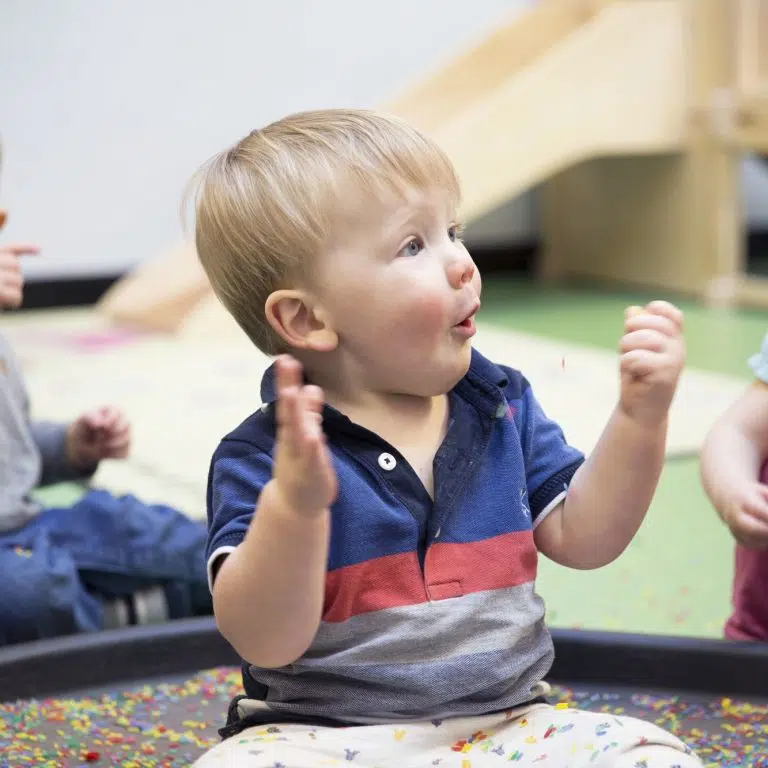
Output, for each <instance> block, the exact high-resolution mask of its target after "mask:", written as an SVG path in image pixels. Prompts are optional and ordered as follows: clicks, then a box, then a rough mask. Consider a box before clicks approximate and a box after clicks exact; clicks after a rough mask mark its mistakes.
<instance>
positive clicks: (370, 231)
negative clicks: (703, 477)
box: [196, 110, 700, 768]
mask: <svg viewBox="0 0 768 768" xmlns="http://www.w3.org/2000/svg"><path fill="white" fill-rule="evenodd" d="M513 140H514V138H513V137H510V141H513ZM459 198H460V194H459V184H458V180H457V178H456V176H455V173H454V169H453V167H452V165H451V163H450V161H449V160H448V158H447V157H446V156H445V155H444V154H443V153H442V152H441V150H440V149H439V148H438V147H437V146H435V145H434V144H433V143H432V142H431V141H430V140H429V139H427V138H426V137H424V136H423V135H421V134H419V133H418V132H417V131H415V130H413V129H412V128H411V127H409V126H408V125H407V124H405V123H404V122H402V121H400V120H398V119H396V118H391V117H387V116H384V115H380V114H376V113H373V112H366V111H341V110H328V111H319V112H310V113H303V114H299V115H294V116H291V117H288V118H285V119H284V120H281V121H278V122H276V123H273V124H272V125H269V126H267V127H265V128H264V129H262V130H257V131H253V132H252V133H251V134H250V135H249V136H247V137H246V138H244V139H243V140H242V141H241V142H239V143H238V144H237V145H236V146H235V147H233V148H231V149H230V150H227V151H225V152H223V153H222V154H220V155H218V156H217V157H215V158H214V159H213V160H211V162H210V163H208V165H207V166H205V168H204V169H203V171H202V173H201V178H200V186H199V188H198V190H197V196H196V217H197V222H196V242H197V249H198V253H199V256H200V259H201V262H202V264H203V266H204V268H205V269H206V271H207V273H208V275H209V277H210V279H211V283H212V285H213V287H214V289H215V290H216V292H217V294H218V296H219V297H220V299H221V300H222V301H223V303H224V304H225V306H226V307H227V308H228V310H229V311H230V312H231V313H232V315H233V316H234V317H235V319H236V320H237V321H238V322H239V323H240V325H241V327H242V328H243V329H244V330H245V332H246V333H247V334H248V335H249V336H250V338H251V339H252V340H253V342H254V343H255V344H256V345H257V346H259V347H260V348H261V349H262V350H264V351H266V352H268V353H271V354H280V355H281V356H280V357H279V358H278V360H277V362H276V364H275V365H274V366H273V368H271V369H270V370H269V371H268V372H267V374H266V375H265V377H264V380H263V382H262V390H261V395H262V402H263V405H262V407H261V408H260V409H259V410H258V411H257V412H256V413H254V414H253V415H252V416H250V417H249V418H248V419H246V420H245V421H244V422H243V423H242V424H241V425H240V426H239V427H237V428H235V429H234V430H233V431H232V432H231V433H230V434H229V435H228V436H226V437H225V438H224V440H223V441H222V442H221V444H220V446H219V448H218V449H217V451H216V453H215V455H214V457H213V461H212V466H211V474H210V482H209V491H208V515H209V543H208V563H209V569H210V578H211V583H212V591H213V598H214V610H215V614H216V618H217V623H218V626H219V628H220V629H221V631H222V633H223V634H224V635H225V636H226V637H227V639H228V640H229V641H230V642H231V643H232V645H233V646H234V647H235V649H237V651H238V652H239V653H240V654H241V656H242V657H243V659H244V660H245V662H246V664H245V667H244V686H245V691H246V698H244V699H241V700H239V701H236V702H235V703H234V705H233V706H232V708H231V711H230V718H229V724H228V727H227V729H226V730H225V733H227V734H234V733H238V732H239V735H238V736H235V737H233V738H229V739H227V740H225V741H224V742H223V743H222V744H221V745H220V746H219V747H217V748H215V749H214V750H212V751H211V752H210V753H209V754H208V755H207V756H204V757H203V758H201V761H200V765H202V766H213V765H227V766H229V765H249V766H278V765H290V766H307V767H308V766H313V767H314V766H318V765H322V764H324V762H329V764H330V762H334V761H339V762H344V761H352V762H354V761H357V762H359V763H360V764H365V765H370V766H377V765H392V766H395V765H396V766H407V767H408V768H411V767H412V766H427V765H442V766H454V765H455V766H464V767H466V766H470V765H471V766H482V765H486V764H491V763H493V764H496V763H498V762H502V761H509V760H514V761H517V762H518V763H519V764H521V765H532V764H534V763H537V764H538V763H545V761H548V762H546V763H545V764H549V765H556V766H558V767H559V768H561V767H562V766H566V765H568V766H581V765H590V766H596V767H597V766H608V765H610V766H633V767H634V766H639V765H643V766H646V768H653V767H654V766H658V767H660V766H664V768H670V767H671V766H678V767H679V768H683V767H688V766H696V765H700V762H699V761H698V759H697V758H696V757H694V756H693V755H691V754H690V753H689V752H688V750H686V748H685V746H684V745H683V744H682V743H681V742H680V741H679V740H678V739H676V738H675V737H673V736H671V735H670V734H667V733H666V732H664V731H663V730H661V729H659V728H657V727H656V726H653V725H650V724H646V723H643V722H640V721H637V720H631V719H624V718H610V721H609V722H605V720H606V718H604V717H602V716H601V715H590V714H585V713H574V712H571V711H568V710H561V709H555V708H553V707H551V706H549V705H548V704H547V703H546V701H545V699H544V698H543V697H544V696H545V695H546V693H547V690H548V687H547V684H546V683H545V682H544V677H545V676H546V674H547V672H548V670H549V668H550V665H551V663H552V658H553V649H552V642H551V638H550V635H549V632H548V631H547V628H546V626H545V623H544V608H543V604H542V601H541V600H540V598H539V597H538V596H537V595H536V593H535V587H534V584H535V576H536V561H537V556H538V554H537V553H538V552H542V553H544V554H545V555H547V556H548V557H550V558H552V559H553V560H556V561H557V562H559V563H561V564H563V565H566V566H570V567H573V568H596V567H599V566H601V565H604V564H606V563H608V562H610V561H611V560H613V559H614V558H616V557H617V556H618V555H619V554H620V553H621V552H622V551H623V550H624V548H625V547H626V546H627V544H628V543H629V542H630V540H631V539H632V536H633V535H634V533H635V532H636V530H637V528H638V526H639V525H640V524H641V522H642V520H643V517H644V515H645V513H646V511H647V509H648V505H649V503H650V500H651V497H652V496H653V493H654V490H655V488H656V484H657V481H658V478H659V474H660V472H661V468H662V464H663V457H664V447H665V438H666V425H667V413H668V409H669V405H670V402H671V400H672V397H673V395H674V391H675V388H676V384H677V380H678V377H679V374H680V370H681V368H682V365H683V358H684V345H683V339H682V316H681V313H680V312H679V311H678V310H677V309H676V308H675V307H673V306H672V305H670V304H667V303H665V302H653V303H651V304H649V305H648V306H647V307H645V308H632V309H631V310H629V311H628V313H627V317H626V318H625V321H624V324H625V333H624V336H623V337H622V339H621V342H620V350H621V357H620V361H619V366H618V371H617V373H620V375H621V396H620V401H619V402H618V403H617V405H616V408H615V411H614V413H613V415H612V417H611V419H610V421H609V423H608V425H607V426H606V428H605V431H604V433H603V435H602V438H601V440H600V441H599V443H598V445H597V446H596V448H595V450H594V452H593V453H592V455H591V456H590V457H589V458H588V459H587V460H586V461H585V460H584V457H583V456H582V455H581V454H580V453H579V452H578V451H577V450H575V449H574V448H572V447H570V446H568V444H567V443H566V441H565V438H564V436H563V434H562V432H561V430H560V428H559V427H558V425H557V424H555V423H554V422H552V421H551V420H549V419H548V418H547V417H546V415H545V414H544V412H543V411H542V409H541V407H540V406H539V404H538V403H537V401H536V399H535V397H534V395H533V392H532V390H531V387H530V386H529V384H528V382H527V380H526V379H525V377H524V376H523V375H522V374H521V373H520V372H519V371H516V370H512V369H510V368H505V367H502V366H498V365H495V364H494V363H492V362H491V361H490V360H487V359H486V358H484V357H483V356H482V355H481V354H479V353H478V352H477V351H475V350H473V349H472V341H471V339H472V337H473V336H474V334H475V315H476V313H477V311H478V309H479V307H480V294H481V283H480V276H479V274H478V271H477V269H476V267H475V264H474V263H473V261H472V259H471V257H470V255H469V253H468V252H467V249H466V248H465V247H464V244H463V243H462V240H461V225H460V221H459V219H458V206H459V202H460V200H459ZM521 362H524V361H521ZM574 407H578V403H574ZM340 725H341V726H346V727H344V728H338V727H337V726H340ZM468 751H472V753H471V757H470V756H468V755H467V752H468Z"/></svg>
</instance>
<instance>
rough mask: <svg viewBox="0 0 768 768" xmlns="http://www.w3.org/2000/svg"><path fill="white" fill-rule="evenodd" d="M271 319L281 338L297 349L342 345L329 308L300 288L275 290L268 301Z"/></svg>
mask: <svg viewBox="0 0 768 768" xmlns="http://www.w3.org/2000/svg"><path fill="white" fill-rule="evenodd" d="M264 312H265V313H266V316H267V322H268V323H269V324H270V325H271V326H272V329H273V330H274V331H275V333H277V334H278V335H279V336H280V338H281V339H282V340H283V341H284V342H285V343H286V344H288V346H289V347H292V348H294V349H306V350H310V351H312V352H332V351H333V350H334V349H336V346H337V344H338V341H339V339H338V336H337V334H336V331H334V330H333V328H332V327H331V325H330V322H329V320H330V318H329V317H328V315H327V313H326V312H325V310H323V309H322V307H320V306H319V305H317V304H315V302H314V301H312V298H311V297H310V296H309V295H308V294H307V293H306V292H305V291H299V290H279V291H275V292H274V293H271V294H270V295H269V296H268V297H267V301H266V303H265V304H264Z"/></svg>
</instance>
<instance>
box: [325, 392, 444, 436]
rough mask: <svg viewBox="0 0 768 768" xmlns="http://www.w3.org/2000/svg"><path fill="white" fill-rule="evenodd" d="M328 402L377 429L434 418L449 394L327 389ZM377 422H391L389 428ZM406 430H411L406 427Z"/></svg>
mask: <svg viewBox="0 0 768 768" xmlns="http://www.w3.org/2000/svg"><path fill="white" fill-rule="evenodd" d="M325 398H326V402H327V403H328V405H331V406H333V407H334V408H336V409H337V410H339V411H341V412H342V413H343V414H345V415H346V416H348V417H349V418H350V419H352V421H354V422H355V423H357V424H360V425H361V426H364V427H366V428H368V429H371V430H372V431H374V432H377V433H379V434H381V433H382V432H384V431H386V432H390V431H392V430H396V431H398V432H401V431H403V428H404V427H407V428H411V427H414V426H416V425H419V424H423V423H424V422H428V421H431V420H432V418H433V417H434V416H435V411H436V409H437V410H440V409H441V408H442V407H443V403H444V402H445V401H446V400H447V396H446V395H437V396H435V397H420V396H415V395H404V394H399V393H392V392H370V391H366V392H344V393H339V392H334V391H333V390H326V392H325ZM373 425H389V428H388V429H385V430H384V429H382V428H381V427H380V426H379V427H374V426H373ZM406 431H409V430H408V429H406Z"/></svg>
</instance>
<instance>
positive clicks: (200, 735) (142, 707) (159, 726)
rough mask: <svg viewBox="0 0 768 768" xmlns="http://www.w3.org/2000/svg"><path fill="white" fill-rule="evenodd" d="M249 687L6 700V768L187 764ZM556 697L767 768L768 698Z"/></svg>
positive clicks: (716, 756)
mask: <svg viewBox="0 0 768 768" xmlns="http://www.w3.org/2000/svg"><path fill="white" fill-rule="evenodd" d="M241 692H242V691H241V680H240V671H239V670H238V669H234V668H221V669H215V670H209V671H206V672H201V673H199V674H197V675H194V676H193V677H190V678H189V679H187V680H183V681H181V682H174V683H170V682H169V683H163V684H156V685H142V684H140V683H139V684H137V685H136V686H135V687H133V688H131V689H129V690H125V691H114V692H110V693H109V694H103V695H98V696H91V697H83V698H77V699H43V700H26V701H18V702H14V703H6V704H0V768H24V767H25V766H38V767H39V768H86V767H89V766H94V768H106V767H107V766H112V767H114V766H120V767H121V768H182V766H184V768H187V767H188V766H189V765H190V764H191V763H192V762H194V760H195V759H196V758H197V757H198V756H199V755H201V754H202V753H203V752H204V751H205V750H206V749H208V748H210V747H212V746H213V745H215V744H217V743H218V741H219V736H218V734H217V729H218V728H219V727H221V726H222V725H223V724H224V720H225V715H226V710H227V706H228V705H229V702H230V700H231V699H232V697H233V696H236V695H237V694H238V693H241ZM554 695H555V699H554V701H555V706H556V707H557V708H559V709H563V708H567V707H574V708H580V709H587V710H591V711H594V712H603V713H605V714H606V718H610V717H611V716H617V715H628V716H632V717H640V718H642V719H644V720H648V721H651V722H654V723H656V724H657V725H659V726H661V727H662V728H665V729H667V730H669V731H671V732H672V733H674V734H676V735H677V736H679V737H680V738H681V739H683V740H684V741H685V742H686V743H687V744H688V745H689V746H690V747H691V748H693V749H694V751H696V752H697V754H699V755H700V757H701V758H702V760H703V761H704V764H705V765H706V766H708V767H709V766H713V767H714V766H727V768H746V766H749V768H768V701H765V702H763V703H757V702H747V701H739V700H736V699H729V698H711V699H706V698H704V697H698V698H690V699H686V698H684V697H678V696H654V695H650V694H647V693H631V692H621V693H618V692H615V691H614V692H611V691H600V692H595V691H589V690H571V689H567V688H557V689H555V691H554ZM473 738H474V735H473ZM545 738H546V737H545ZM459 751H464V750H463V749H461V750H459ZM510 759H513V758H512V757H511V758H510Z"/></svg>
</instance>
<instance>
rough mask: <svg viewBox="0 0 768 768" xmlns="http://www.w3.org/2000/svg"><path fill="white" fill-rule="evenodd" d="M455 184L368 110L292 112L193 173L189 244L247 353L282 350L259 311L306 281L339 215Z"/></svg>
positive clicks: (421, 143)
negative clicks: (275, 295)
mask: <svg viewBox="0 0 768 768" xmlns="http://www.w3.org/2000/svg"><path fill="white" fill-rule="evenodd" d="M408 188H416V189H419V190H425V189H433V188H439V189H445V190H447V191H448V192H449V193H450V194H451V195H452V196H454V197H455V200H456V203H457V204H458V202H459V196H460V192H459V182H458V179H457V177H456V173H455V171H454V169H453V166H452V164H451V162H450V160H449V159H448V157H447V156H446V155H445V153H444V152H443V151H442V150H441V149H440V148H439V147H438V146H437V145H436V144H435V143H434V142H432V141H431V140H430V139H428V138H427V137H425V136H423V135H422V134H421V133H419V132H418V131H417V130H415V129H414V128H412V127H411V126H410V125H408V124H407V123H406V122H404V121H403V120H400V119H399V118H396V117H392V116H389V115H384V114H380V113H377V112H373V111H368V110H340V109H330V110H319V111H311V112H301V113H298V114H294V115H290V116H289V117H286V118H284V119H282V120H278V121H277V122H274V123H271V124H270V125H267V126H266V127H265V128H262V129H260V130H255V131H252V132H251V133H250V134H249V135H248V136H246V137H245V138H244V139H242V140H241V141H239V142H238V143H237V144H235V145H234V146H233V147H231V148H230V149H228V150H225V151H224V152H221V153H220V154H218V155H216V156H214V157H213V158H212V159H211V160H209V161H208V163H206V164H205V165H204V166H203V167H202V168H201V169H200V171H198V173H197V174H196V176H195V177H194V178H193V180H192V185H191V186H190V188H189V192H191V193H192V197H193V199H194V202H195V216H196V225H195V242H196V246H197V253H198V256H199V258H200V262H201V264H202V266H203V269H204V270H205V272H206V274H207V275H208V278H209V280H210V282H211V285H212V286H213V289H214V291H215V292H216V294H217V296H218V297H219V299H220V300H221V302H222V303H223V304H224V306H225V307H226V308H227V309H228V310H229V312H230V313H231V314H232V316H233V317H234V318H235V320H236V321H237V322H238V323H239V325H240V327H241V328H242V329H243V330H244V331H245V332H246V334H247V335H248V336H249V337H250V339H251V340H252V341H253V343H254V344H255V345H256V346H257V347H259V349H261V350H262V351H264V352H266V353H267V354H277V353H279V352H281V351H283V349H284V345H283V344H282V340H281V339H280V338H279V337H278V336H277V334H276V333H275V332H274V331H273V329H272V328H271V326H270V325H269V323H268V322H267V320H266V316H265V310H264V306H265V302H266V300H267V298H268V297H269V295H270V294H271V293H272V292H274V291H275V290H278V289H280V288H289V287H293V285H295V284H296V282H297V281H300V280H302V279H305V278H308V277H309V276H310V275H311V269H312V265H313V263H314V261H315V257H316V256H317V254H318V253H320V252H321V251H322V248H323V246H324V245H327V243H328V242H329V238H330V236H331V228H332V226H333V225H334V224H336V223H337V215H338V213H339V210H340V209H341V207H342V206H343V205H344V204H345V203H347V202H348V201H349V200H352V201H357V202H359V201H360V200H361V199H362V200H365V197H364V195H365V194H373V195H375V194H377V193H380V192H381V191H382V189H388V190H390V191H394V192H396V193H403V192H404V191H405V190H406V189H408Z"/></svg>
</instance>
